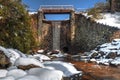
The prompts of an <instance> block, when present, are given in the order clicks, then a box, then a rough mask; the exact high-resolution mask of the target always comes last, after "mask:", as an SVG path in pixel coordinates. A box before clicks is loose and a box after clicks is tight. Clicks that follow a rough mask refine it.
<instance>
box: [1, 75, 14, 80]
mask: <svg viewBox="0 0 120 80" xmlns="http://www.w3.org/2000/svg"><path fill="white" fill-rule="evenodd" d="M0 80H15V78H14V77H13V76H7V77H3V78H0Z"/></svg>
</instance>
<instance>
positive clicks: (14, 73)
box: [7, 69, 27, 79]
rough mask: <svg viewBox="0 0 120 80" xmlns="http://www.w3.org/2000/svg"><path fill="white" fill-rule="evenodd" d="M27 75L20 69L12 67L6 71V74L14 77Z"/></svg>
mask: <svg viewBox="0 0 120 80" xmlns="http://www.w3.org/2000/svg"><path fill="white" fill-rule="evenodd" d="M25 75H27V73H26V72H25V71H23V70H21V69H13V70H10V71H8V73H7V76H13V77H14V78H15V79H17V78H21V77H23V76H25Z"/></svg>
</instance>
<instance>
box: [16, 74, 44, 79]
mask: <svg viewBox="0 0 120 80" xmlns="http://www.w3.org/2000/svg"><path fill="white" fill-rule="evenodd" d="M17 80H40V79H39V78H38V77H36V76H33V75H26V76H24V77H22V78H20V79H17ZM41 80H42V79H41Z"/></svg>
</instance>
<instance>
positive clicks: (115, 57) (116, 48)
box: [89, 39, 120, 65]
mask: <svg viewBox="0 0 120 80" xmlns="http://www.w3.org/2000/svg"><path fill="white" fill-rule="evenodd" d="M96 50H97V51H96ZM93 54H96V56H95V57H92V55H93ZM108 55H111V57H108ZM89 57H91V59H90V61H92V62H96V63H98V64H104V65H110V64H113V65H120V39H113V40H112V41H111V42H110V43H105V44H102V45H100V46H99V47H97V48H95V49H94V50H92V51H91V54H89Z"/></svg>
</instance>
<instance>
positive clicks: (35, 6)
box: [23, 0, 106, 11]
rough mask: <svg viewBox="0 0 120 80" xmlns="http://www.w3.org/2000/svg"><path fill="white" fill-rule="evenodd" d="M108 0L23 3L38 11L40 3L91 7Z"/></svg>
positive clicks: (24, 1) (37, 0)
mask: <svg viewBox="0 0 120 80" xmlns="http://www.w3.org/2000/svg"><path fill="white" fill-rule="evenodd" d="M105 1H106V0H23V3H25V4H27V5H28V6H29V9H30V10H31V11H37V10H38V9H39V7H40V5H73V6H74V7H75V8H82V9H86V8H90V7H93V6H94V4H95V3H97V2H105Z"/></svg>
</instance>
